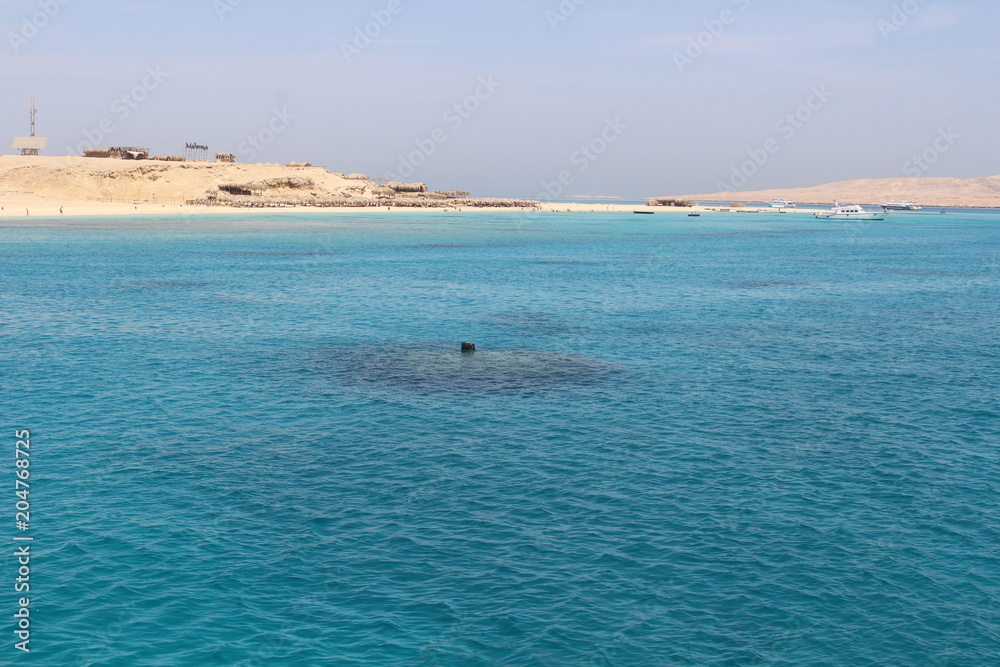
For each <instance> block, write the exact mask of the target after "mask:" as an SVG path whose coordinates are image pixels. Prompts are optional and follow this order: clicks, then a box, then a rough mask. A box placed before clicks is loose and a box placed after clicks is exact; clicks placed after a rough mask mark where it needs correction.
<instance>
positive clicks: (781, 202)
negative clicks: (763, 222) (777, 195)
mask: <svg viewBox="0 0 1000 667" xmlns="http://www.w3.org/2000/svg"><path fill="white" fill-rule="evenodd" d="M771 208H795V202H790V201H788V200H787V199H772V200H771Z"/></svg>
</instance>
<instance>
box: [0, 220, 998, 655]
mask: <svg viewBox="0 0 1000 667" xmlns="http://www.w3.org/2000/svg"><path fill="white" fill-rule="evenodd" d="M0 255H2V262H0V311H2V319H0V374H2V375H0V377H2V390H0V391H2V397H3V401H2V412H0V424H2V427H3V431H2V433H0V443H2V446H3V448H4V450H5V452H6V453H5V454H4V455H3V457H2V460H3V461H5V463H3V464H2V465H0V478H2V479H3V480H4V481H3V482H2V484H0V488H4V489H7V490H6V491H5V492H4V493H5V494H6V495H5V500H4V501H3V503H0V505H2V506H3V507H5V508H6V510H5V511H4V512H0V517H2V520H3V522H4V526H5V528H4V529H3V530H2V531H0V539H2V540H3V541H5V542H6V547H4V548H3V550H2V552H3V555H2V557H0V582H2V583H0V610H2V612H3V613H2V614H0V619H2V620H0V664H10V665H14V664H25V665H28V664H30V665H53V666H60V667H65V666H72V667H75V666H81V667H83V666H89V665H115V666H120V665H143V666H160V665H162V666H167V665H170V666H174V665H194V666H203V665H237V666H256V665H344V666H353V665H357V666H362V665H364V666H368V665H376V666H378V665H442V666H451V665H456V666H470V667H472V666H484V667H485V666H518V667H520V666H536V665H537V666H550V667H559V666H574V667H575V666H584V667H603V666H612V665H623V666H625V665H629V666H631V665H636V666H646V665H652V666H703V665H710V666H736V665H782V666H785V665H787V666H792V665H796V666H799V665H828V666H845V667H846V666H852V667H859V666H866V665H892V666H921V665H928V666H946V665H954V666H962V667H966V666H996V665H998V664H1000V406H998V386H1000V343H998V335H997V334H998V323H1000V312H998V310H1000V308H998V305H1000V218H998V217H997V216H996V215H989V214H984V213H974V212H962V211H949V212H948V213H947V214H945V215H941V214H937V215H927V214H923V215H921V214H907V213H894V214H892V216H891V217H890V218H889V219H887V220H886V221H884V222H831V221H819V220H815V219H813V218H812V217H810V216H808V215H803V214H777V213H771V212H765V213H761V214H754V215H740V214H735V213H705V214H703V215H702V216H701V217H697V218H695V217H688V216H686V215H683V214H668V213H659V212H658V213H656V214H654V215H632V214H622V213H589V214H583V213H538V212H533V213H524V214H520V213H509V214H497V213H489V214H485V213H454V212H452V213H446V212H442V213H426V214H424V213H417V214H388V213H386V214H365V215H358V214H352V213H344V212H339V213H334V214H329V213H317V214H304V215H277V214H276V215H270V214H266V213H262V214H254V215H247V216H240V215H229V216H225V215H223V216H207V217H194V216H184V215H179V216H172V217H145V218H139V217H137V218H114V219H110V218H109V219H100V218H77V219H70V218H66V219H41V218H32V219H31V220H30V224H29V223H28V222H26V221H20V222H19V221H15V220H13V219H7V220H5V221H0ZM463 342H469V343H474V344H475V345H476V348H477V349H476V351H475V352H464V353H463V352H462V351H461V344H462V343H463ZM22 436H23V437H22ZM18 439H22V440H27V442H25V444H26V445H28V448H27V449H26V448H25V444H22V445H20V446H19V445H17V444H16V441H17V440H18ZM16 449H21V450H22V453H21V454H17V453H16V451H15V450H16ZM29 449H30V451H29ZM18 461H26V462H27V463H18ZM25 473H27V474H25ZM18 481H23V484H20V485H19V484H18V483H17V482H18ZM25 490H27V491H29V493H24V494H21V495H15V494H16V492H18V491H25ZM18 503H25V504H22V505H18ZM29 505H30V507H29ZM18 508H20V509H27V510H28V513H30V516H21V517H18V516H16V513H17V511H18ZM18 521H21V522H22V523H17V522H18ZM24 548H27V549H28V551H29V553H30V557H24V556H19V555H18V554H23V553H24V551H23V549H24ZM22 559H26V560H28V561H29V564H28V565H24V563H23V560H22ZM22 568H27V569H28V570H29V572H28V573H25V572H24V570H23V569H22ZM19 580H20V584H26V585H27V586H29V587H30V589H28V590H21V589H19V588H17V587H18V585H19V584H18V582H19ZM24 600H27V602H26V603H25V602H24ZM23 609H27V610H28V611H27V616H25V612H23ZM17 614H20V616H16V615H17ZM25 620H27V624H28V625H27V628H25V623H24V621H25ZM18 631H21V632H22V633H23V632H27V633H28V636H29V639H28V641H29V642H30V643H28V644H24V643H23V642H24V637H25V635H24V634H20V635H19V634H18ZM18 644H20V645H21V646H20V647H18ZM25 648H26V649H28V651H30V652H26V651H25V650H24V649H25Z"/></svg>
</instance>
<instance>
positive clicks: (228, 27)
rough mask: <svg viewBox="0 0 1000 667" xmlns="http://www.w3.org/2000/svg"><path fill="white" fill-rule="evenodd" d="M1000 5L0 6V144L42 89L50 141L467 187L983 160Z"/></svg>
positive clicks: (791, 181) (644, 181)
mask: <svg viewBox="0 0 1000 667" xmlns="http://www.w3.org/2000/svg"><path fill="white" fill-rule="evenodd" d="M998 17H1000V10H998V9H997V7H996V6H995V5H992V4H990V5H987V4H986V3H985V2H950V3H938V2H931V1H930V0H923V1H920V0H908V1H907V2H885V3H882V2H877V3H861V2H823V1H821V0H816V1H810V2H796V3H792V2H787V1H776V2H767V3H764V2H755V1H754V0H723V1H719V2H714V3H710V4H699V5H698V6H694V7H691V6H684V7H672V6H670V7H664V6H661V5H659V4H654V3H652V2H631V3H625V4H623V5H615V6H609V5H604V4H599V3H596V2H593V1H592V0H563V2H558V1H555V2H537V3H531V2H523V1H517V2H511V3H507V4H505V5H504V6H503V8H502V9H497V8H485V7H479V6H476V5H472V4H464V3H444V2H439V1H430V2H423V3H415V2H412V1H411V0H379V1H375V2H355V3H325V4H318V3H312V2H292V3H285V4H282V5H280V6H275V5H264V4H262V3H255V2H253V1H251V0H197V1H194V0H176V1H175V2H171V3H163V2H148V3H142V4H141V5H134V4H130V3H121V2H110V1H94V2H88V3H83V2H78V1H77V0H41V1H39V0H34V1H31V2H29V1H21V0H11V1H8V2H6V3H4V4H3V6H2V8H0V28H2V33H3V43H2V44H0V49H2V52H3V56H2V60H3V63H4V70H3V71H4V76H3V82H4V84H5V85H4V94H3V96H2V98H0V130H2V132H0V135H2V136H0V141H2V142H4V145H3V146H2V151H0V152H2V153H5V154H9V153H13V151H12V150H10V142H11V140H12V139H13V137H15V136H23V135H25V134H27V131H28V100H29V98H35V99H36V100H37V103H38V109H39V110H38V134H39V135H41V136H46V137H48V138H49V143H48V148H47V149H46V150H45V151H44V152H43V154H44V155H61V154H67V153H69V154H79V153H78V151H79V150H80V149H81V148H83V147H88V146H100V147H106V146H110V145H118V146H121V145H139V146H148V147H149V148H150V149H151V150H152V152H153V153H155V154H183V152H184V145H185V143H186V142H197V143H200V144H206V145H208V146H209V147H210V149H211V151H212V152H213V153H214V152H231V153H236V155H237V159H238V160H239V161H241V162H275V163H285V162H289V161H292V160H298V161H308V162H311V163H313V164H318V165H322V166H325V167H327V168H329V169H331V170H334V171H343V172H355V171H360V172H364V173H366V174H368V175H369V176H371V177H392V176H398V177H400V178H403V179H405V180H416V181H425V182H427V183H428V184H429V185H430V186H431V188H432V189H465V190H470V191H472V192H473V193H474V194H477V195H495V196H516V197H529V198H540V197H541V198H555V197H556V194H555V193H556V192H558V191H559V190H561V193H560V194H559V196H561V197H565V196H572V195H591V196H619V197H624V198H628V199H638V198H643V197H650V196H657V195H671V194H690V193H709V192H714V191H716V190H717V189H718V186H719V185H720V184H723V185H737V186H739V187H737V188H736V189H746V190H761V189H769V188H793V187H806V186H812V185H819V184H822V183H828V182H834V181H842V180H849V179H856V178H893V177H911V176H929V177H930V176H950V177H961V178H968V177H976V176H992V175H996V174H1000V167H998V166H997V160H996V155H997V154H998V152H1000V150H998V149H1000V139H998V136H997V133H996V131H995V129H994V127H993V125H994V123H995V116H996V111H995V108H996V103H997V97H998V94H997V93H996V92H995V91H994V90H993V89H992V87H991V86H990V85H989V82H990V81H995V80H997V74H998V72H997V69H998V62H1000V60H998V58H997V55H998V52H1000V48H998V47H997V46H996V45H995V37H994V34H993V32H994V29H995V26H996V25H997V21H996V19H997V18H998ZM366 31H367V33H368V34H365V33H366ZM915 157H916V158H917V159H916V160H914V158H915ZM560 178H562V181H563V182H562V183H561V184H560V183H559V181H560ZM741 181H742V184H741Z"/></svg>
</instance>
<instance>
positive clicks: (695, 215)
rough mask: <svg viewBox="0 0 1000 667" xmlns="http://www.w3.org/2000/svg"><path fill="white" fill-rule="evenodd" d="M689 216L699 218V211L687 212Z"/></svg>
mask: <svg viewBox="0 0 1000 667" xmlns="http://www.w3.org/2000/svg"><path fill="white" fill-rule="evenodd" d="M688 217H689V218H700V217H701V213H688Z"/></svg>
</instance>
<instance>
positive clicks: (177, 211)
mask: <svg viewBox="0 0 1000 667" xmlns="http://www.w3.org/2000/svg"><path fill="white" fill-rule="evenodd" d="M0 207H2V210H0V218H17V219H22V220H23V219H30V218H35V217H37V218H93V217H123V216H144V217H149V216H208V215H250V216H260V215H275V214H293V215H309V214H313V215H341V214H351V215H375V214H385V213H398V214H404V215H427V214H440V215H453V214H462V213H508V214H513V215H517V214H530V213H622V214H633V215H634V212H635V211H642V212H643V213H647V214H648V213H652V214H655V215H671V216H686V215H687V214H689V213H712V212H719V211H723V210H725V209H724V208H723V207H718V206H691V207H672V206H644V205H628V204H594V203H580V202H574V203H551V202H543V203H541V204H540V206H539V208H537V209H530V208H504V207H484V206H461V204H460V203H458V202H456V205H455V206H452V207H447V208H445V207H426V208H419V207H416V208H415V207H396V206H393V207H386V206H363V207H347V206H345V207H329V208H317V207H314V206H277V207H264V208H256V207H254V208H250V207H247V208H242V207H232V206H196V205H187V204H179V203H161V204H154V203H141V204H127V203H121V204H117V203H104V202H90V201H72V200H65V201H52V200H46V199H41V198H39V199H31V200H27V199H20V200H12V201H3V202H0ZM825 210H828V209H825V208H793V209H781V211H782V212H783V214H795V213H801V214H809V215H812V214H813V213H816V212H818V211H825ZM731 212H733V213H739V212H742V213H743V214H748V213H751V212H754V213H778V209H772V208H766V207H755V206H747V207H744V208H741V209H731Z"/></svg>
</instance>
